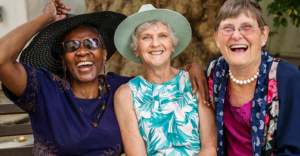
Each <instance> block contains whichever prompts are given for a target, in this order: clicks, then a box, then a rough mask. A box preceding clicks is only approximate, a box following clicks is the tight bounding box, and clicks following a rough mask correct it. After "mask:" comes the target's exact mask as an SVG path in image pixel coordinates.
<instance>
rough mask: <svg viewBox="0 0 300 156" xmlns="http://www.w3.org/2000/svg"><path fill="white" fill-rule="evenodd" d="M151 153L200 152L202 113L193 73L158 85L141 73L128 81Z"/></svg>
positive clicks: (181, 73)
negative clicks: (193, 91) (200, 113)
mask: <svg viewBox="0 0 300 156" xmlns="http://www.w3.org/2000/svg"><path fill="white" fill-rule="evenodd" d="M127 84H128V85H129V87H130V88H131V90H132V96H133V107H134V110H135V113H136V115H137V119H138V125H139V130H140V133H141V136H142V137H143V139H144V142H145V146H146V150H147V153H148V155H159V156H160V155H168V156H179V155H184V156H192V155H197V154H198V153H199V151H200V136H199V114H198V101H197V98H196V95H195V94H193V93H192V91H191V90H192V89H191V88H192V86H191V82H190V79H189V74H188V72H186V71H183V70H181V71H179V73H178V74H177V75H176V76H175V77H174V78H173V79H172V80H170V81H168V82H165V83H162V84H154V83H151V82H149V81H147V80H145V79H144V78H143V77H142V76H138V77H136V78H134V79H132V80H131V81H129V82H128V83H127Z"/></svg>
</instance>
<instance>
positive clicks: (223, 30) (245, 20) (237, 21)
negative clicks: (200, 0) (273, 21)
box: [215, 13, 269, 67]
mask: <svg viewBox="0 0 300 156" xmlns="http://www.w3.org/2000/svg"><path fill="white" fill-rule="evenodd" d="M232 28H233V32H232V34H231V35H229V34H230V33H229V32H230V29H232ZM239 30H240V31H239ZM228 31H229V32H228ZM268 33H269V29H268V27H267V26H265V27H264V31H263V32H262V31H261V30H260V28H259V26H258V22H257V20H255V19H253V18H251V17H248V16H246V14H245V13H241V14H240V15H238V16H237V17H236V18H227V19H225V20H222V21H221V23H220V27H219V29H218V32H215V40H216V43H217V46H218V47H219V48H220V50H221V53H222V55H223V56H224V58H225V60H226V61H227V62H228V64H229V66H240V67H243V66H244V67H246V66H250V67H251V66H253V67H256V66H257V65H258V64H260V61H261V49H262V47H263V46H264V45H265V44H266V42H267V39H268Z"/></svg>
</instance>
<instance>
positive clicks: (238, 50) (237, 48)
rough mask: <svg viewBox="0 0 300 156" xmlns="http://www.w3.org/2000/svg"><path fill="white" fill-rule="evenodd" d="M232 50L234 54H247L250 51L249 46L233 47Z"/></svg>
mask: <svg viewBox="0 0 300 156" xmlns="http://www.w3.org/2000/svg"><path fill="white" fill-rule="evenodd" d="M230 49H231V50H232V51H233V52H245V51H246V50H247V49H248V46H246V45H232V46H230Z"/></svg>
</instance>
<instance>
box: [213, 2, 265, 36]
mask: <svg viewBox="0 0 300 156" xmlns="http://www.w3.org/2000/svg"><path fill="white" fill-rule="evenodd" d="M242 13H245V14H246V16H248V17H252V18H254V19H256V20H257V22H258V26H259V27H260V30H261V32H263V31H264V26H268V25H267V22H266V20H265V18H264V15H263V13H262V9H261V7H260V6H259V4H258V3H257V2H255V1H254V0H228V1H226V2H225V3H224V4H223V6H222V7H221V8H220V11H219V13H218V16H217V18H216V22H215V32H218V29H219V27H220V23H221V21H223V20H225V19H227V18H236V17H238V16H239V15H240V14H242Z"/></svg>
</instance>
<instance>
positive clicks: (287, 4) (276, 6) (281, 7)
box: [255, 0, 300, 36]
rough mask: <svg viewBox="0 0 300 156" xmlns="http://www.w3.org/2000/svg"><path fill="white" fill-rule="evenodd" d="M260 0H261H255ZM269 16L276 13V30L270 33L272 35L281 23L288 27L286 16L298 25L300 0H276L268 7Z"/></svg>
mask: <svg viewBox="0 0 300 156" xmlns="http://www.w3.org/2000/svg"><path fill="white" fill-rule="evenodd" d="M255 1H256V2H259V1H261V0H255ZM267 11H268V16H269V15H274V18H273V22H274V23H273V27H274V28H275V31H271V32H270V33H269V35H270V36H273V35H275V34H277V30H278V28H279V26H280V25H282V26H284V27H286V26H287V24H288V22H287V19H286V17H289V19H290V20H291V23H292V24H293V25H295V26H296V27H298V26H299V23H300V0H274V1H273V2H272V3H270V4H269V5H268V7H267Z"/></svg>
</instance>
